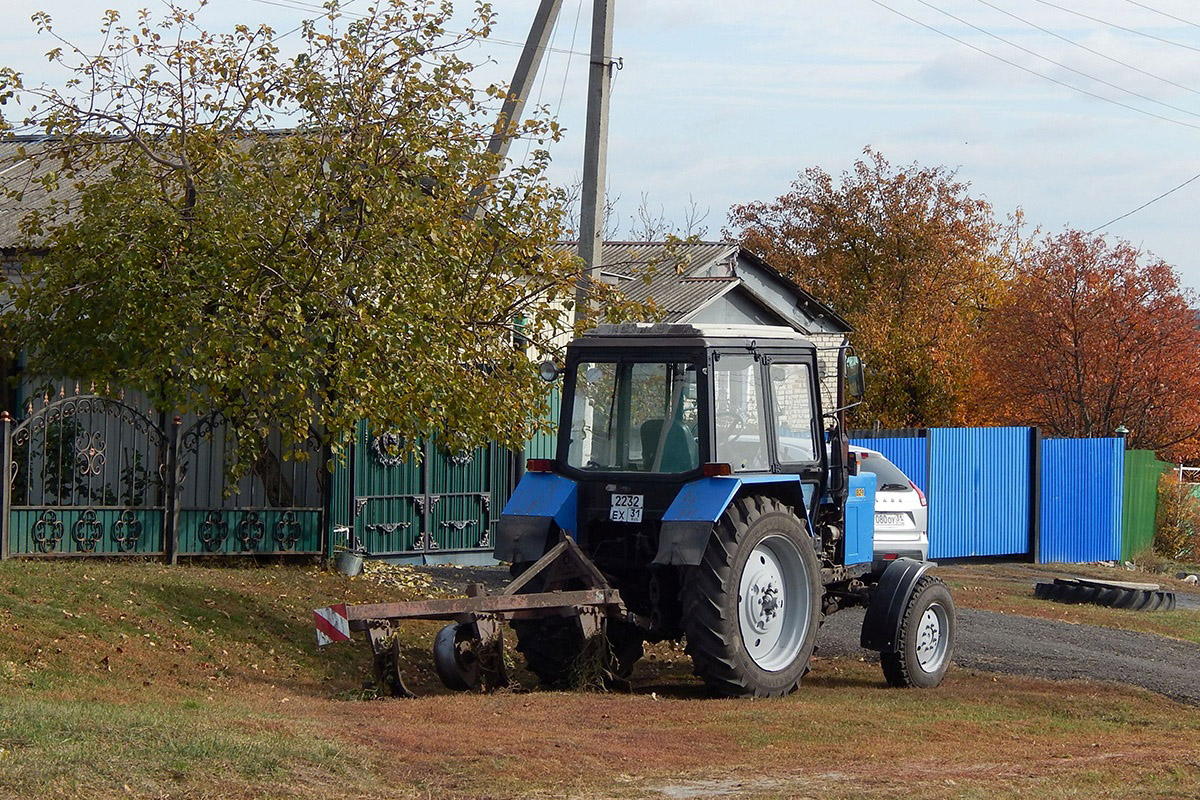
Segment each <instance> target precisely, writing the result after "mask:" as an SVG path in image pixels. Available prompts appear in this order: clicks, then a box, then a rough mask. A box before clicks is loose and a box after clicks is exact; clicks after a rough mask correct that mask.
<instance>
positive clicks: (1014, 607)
mask: <svg viewBox="0 0 1200 800" xmlns="http://www.w3.org/2000/svg"><path fill="white" fill-rule="evenodd" d="M938 574H939V575H940V576H941V577H942V579H943V580H945V581H946V582H947V583H948V584H949V585H950V588H951V590H953V592H954V600H955V602H956V603H957V604H958V605H959V606H962V607H965V608H979V609H983V610H986V611H1000V612H1003V613H1006V614H1021V615H1023V616H1027V617H1039V618H1041V619H1053V620H1060V621H1062V622H1070V623H1075V624H1088V625H1099V626H1101V627H1106V628H1120V629H1123V630H1131V631H1141V632H1143V633H1156V634H1159V635H1160V636H1168V637H1171V638H1173V639H1182V640H1185V641H1190V642H1195V643H1197V644H1200V612H1197V611H1194V610H1183V609H1180V610H1177V611H1162V612H1159V611H1156V612H1150V613H1147V612H1137V611H1125V610H1122V609H1117V608H1104V607H1101V606H1093V605H1065V604H1063V603H1054V602H1050V601H1047V600H1038V599H1036V598H1035V597H1034V596H1033V587H1034V584H1035V583H1039V582H1044V581H1052V580H1053V579H1054V578H1056V577H1065V576H1071V575H1075V576H1080V577H1091V578H1099V579H1102V580H1110V581H1132V582H1135V583H1157V584H1159V585H1161V586H1162V587H1163V588H1164V589H1170V590H1173V591H1175V592H1176V593H1177V594H1179V595H1185V594H1186V595H1189V596H1193V597H1194V596H1197V589H1196V587H1195V586H1192V585H1190V584H1186V583H1184V582H1183V581H1179V580H1176V579H1175V578H1174V577H1170V576H1168V575H1163V574H1159V573H1157V572H1144V571H1141V570H1127V569H1124V568H1122V567H1106V566H1102V565H1099V564H987V565H945V566H942V567H939V569H938Z"/></svg>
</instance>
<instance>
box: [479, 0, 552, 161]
mask: <svg viewBox="0 0 1200 800" xmlns="http://www.w3.org/2000/svg"><path fill="white" fill-rule="evenodd" d="M561 8H562V0H542V2H541V4H540V5H539V6H538V10H537V13H536V14H534V15H533V24H532V25H531V26H530V27H529V36H527V37H526V38H525V49H524V50H522V51H521V57H520V59H518V60H517V69H516V71H515V72H514V73H513V79H512V85H510V86H509V88H508V97H506V98H505V99H504V106H503V107H502V108H501V109H500V124H499V125H498V126H497V128H496V132H495V133H494V134H492V138H491V141H489V142H488V151H489V152H492V153H496V154H497V155H499V156H500V158H501V159H503V158H504V156H506V155H508V148H509V147H510V146H512V141H513V136H512V133H513V129H514V128H515V127H516V126H517V125H520V124H521V117H522V116H523V115H524V113H525V102H526V101H527V100H528V99H529V95H530V94H531V93H532V92H533V84H534V81H535V80H536V79H537V74H538V70H539V69H541V66H542V58H543V57H544V56H545V54H546V47H547V46H548V45H549V44H550V34H551V32H552V31H553V30H554V23H555V22H556V21H557V20H558V12H559V10H560V9H561Z"/></svg>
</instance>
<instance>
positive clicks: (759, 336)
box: [314, 324, 955, 697]
mask: <svg viewBox="0 0 1200 800" xmlns="http://www.w3.org/2000/svg"><path fill="white" fill-rule="evenodd" d="M822 370H824V374H823V372H822ZM543 374H544V376H545V377H547V378H548V379H551V380H553V379H557V378H558V376H559V375H562V376H563V380H564V384H563V387H562V415H561V418H560V420H559V429H558V444H557V452H556V454H555V457H554V458H552V459H530V460H529V461H528V464H527V468H528V469H527V472H526V473H525V475H524V476H523V477H522V478H521V481H520V483H519V484H518V485H517V487H516V489H515V491H514V493H513V495H512V498H511V499H510V500H509V502H508V504H507V505H506V506H505V508H504V511H503V513H502V515H501V517H500V521H499V525H498V530H497V541H496V548H495V555H496V558H497V559H499V560H501V561H505V562H508V563H510V564H511V565H512V566H511V570H512V577H513V580H512V581H511V582H510V583H509V584H508V586H507V587H506V588H505V589H504V590H503V591H502V592H500V593H498V594H489V593H488V592H487V591H486V590H485V588H484V587H483V586H482V585H480V584H473V585H470V586H468V587H467V592H466V594H467V596H466V597H464V598H439V599H431V600H420V601H410V602H403V603H378V604H370V605H356V606H355V605H337V606H331V607H329V608H324V609H318V610H317V611H316V612H314V614H315V621H316V625H317V630H318V635H317V639H318V642H320V643H323V644H325V643H330V642H332V641H340V640H345V639H348V638H350V632H351V631H356V630H358V631H365V632H366V634H367V640H368V643H369V644H370V646H371V650H372V653H373V656H374V665H375V674H376V682H377V685H378V686H379V688H380V689H382V690H384V691H390V692H391V693H392V694H395V695H402V696H411V694H412V692H411V691H410V690H409V689H408V687H407V686H406V685H405V681H404V674H403V672H402V669H401V663H400V661H401V659H400V655H401V654H400V645H399V641H400V637H398V636H396V635H395V633H396V630H397V629H396V626H397V625H398V624H399V623H400V622H401V621H402V620H406V619H440V620H446V621H449V624H448V625H446V626H445V627H444V628H443V629H442V631H441V633H440V634H438V636H437V638H436V641H435V644H434V648H433V655H434V666H435V667H436V669H437V672H438V674H439V676H440V677H441V679H442V682H443V683H445V685H446V686H448V687H450V688H452V689H479V688H483V689H492V688H497V687H500V686H504V685H506V684H507V683H508V676H507V672H506V669H505V657H504V639H503V632H504V623H505V622H507V623H509V624H510V625H511V626H512V628H513V630H514V631H515V632H516V636H517V649H518V650H519V651H520V652H521V653H522V654H524V656H525V659H526V661H527V664H528V667H529V669H530V670H531V671H532V672H533V673H535V674H536V675H537V676H538V678H539V680H540V681H541V682H542V683H543V684H544V685H547V686H551V687H566V686H570V685H573V684H578V683H581V682H590V683H594V682H596V681H597V680H602V681H604V682H605V683H608V684H610V685H612V684H620V683H622V682H624V681H625V680H626V679H627V678H628V676H629V674H630V672H631V670H632V669H633V666H634V663H635V662H636V661H637V660H638V659H639V658H640V657H641V656H642V654H643V646H644V644H645V643H646V642H648V641H649V642H659V641H664V640H684V641H686V649H687V652H688V654H689V655H690V656H691V659H692V664H693V667H694V670H695V672H696V674H697V675H698V676H700V678H702V679H703V680H704V681H705V683H706V684H707V685H708V686H709V687H710V688H711V689H712V690H713V691H714V692H716V693H718V694H723V695H731V696H750V697H774V696H779V695H783V694H787V693H788V692H791V691H793V690H794V689H796V687H797V686H798V685H799V683H800V680H801V678H802V677H803V676H804V674H805V672H807V671H808V665H809V659H810V658H811V656H812V653H813V647H814V642H815V639H816V635H817V629H818V627H820V624H821V620H822V618H823V617H824V616H825V615H827V614H832V613H833V612H835V611H837V610H838V609H841V608H846V607H849V606H864V607H866V609H867V610H866V614H865V616H864V620H863V627H862V636H861V644H862V646H863V647H865V648H869V649H873V650H877V651H879V653H880V660H881V662H882V664H883V672H884V676H885V677H886V679H887V681H888V683H890V684H892V685H893V686H903V687H908V686H916V687H933V686H937V685H938V684H939V683H940V682H941V680H942V677H943V676H944V675H945V673H946V669H947V667H948V666H949V664H950V658H951V653H952V651H953V648H954V625H955V622H954V601H953V599H952V598H951V596H950V592H949V591H948V590H947V588H946V586H945V584H943V583H942V582H941V581H940V580H939V579H937V578H936V577H934V576H932V575H930V574H929V572H928V570H929V568H930V567H932V566H933V565H932V564H930V563H928V562H923V561H916V560H912V559H908V558H897V559H895V560H892V561H880V562H875V561H873V560H872V559H873V547H872V543H873V533H874V523H875V476H874V475H873V474H871V473H868V472H864V473H862V474H858V469H857V465H856V463H855V462H854V460H853V459H852V458H851V456H850V453H849V448H848V444H849V443H848V441H847V436H846V429H845V425H844V421H843V412H844V411H845V407H846V405H847V403H846V402H845V397H846V395H847V394H849V395H850V396H851V398H852V399H853V398H856V397H861V395H862V388H863V381H862V368H861V364H860V362H859V361H858V359H857V358H856V357H854V356H853V355H851V354H850V353H849V352H848V350H847V348H844V347H842V348H835V349H834V350H832V351H821V350H819V348H817V347H816V346H814V345H813V344H812V343H811V342H810V341H808V340H806V339H804V338H802V337H801V336H799V335H798V334H796V333H795V332H793V331H792V330H790V329H787V328H773V327H765V326H754V327H740V328H738V327H722V328H715V327H705V326H692V325H673V324H654V325H650V324H627V325H617V326H600V327H598V328H597V329H595V330H594V331H592V332H590V333H588V334H587V335H585V336H583V337H581V338H579V339H577V340H576V341H574V342H572V343H571V344H570V345H569V346H568V347H567V356H566V364H565V367H564V368H563V369H561V370H560V369H558V368H557V367H555V366H554V365H553V364H547V365H543ZM822 385H824V386H825V387H826V390H825V391H824V392H822V391H821V386H822ZM823 397H827V398H829V399H830V401H831V404H832V405H833V406H834V407H833V408H830V409H826V408H824V406H823Z"/></svg>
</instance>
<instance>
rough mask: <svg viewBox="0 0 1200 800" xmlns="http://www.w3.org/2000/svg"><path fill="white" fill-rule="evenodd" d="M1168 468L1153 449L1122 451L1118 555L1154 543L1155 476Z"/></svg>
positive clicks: (1129, 554)
mask: <svg viewBox="0 0 1200 800" xmlns="http://www.w3.org/2000/svg"><path fill="white" fill-rule="evenodd" d="M1169 469H1171V465H1170V464H1167V463H1164V462H1162V461H1159V460H1158V458H1157V457H1156V456H1155V455H1154V451H1153V450H1129V451H1128V452H1126V453H1125V499H1124V534H1123V536H1122V539H1121V558H1122V559H1124V560H1128V559H1130V558H1133V557H1134V556H1136V555H1137V554H1138V553H1141V552H1142V551H1144V550H1148V549H1150V548H1151V547H1152V546H1153V545H1154V514H1155V512H1156V511H1157V510H1158V479H1159V477H1160V476H1162V474H1163V473H1164V472H1166V471H1168V470H1169Z"/></svg>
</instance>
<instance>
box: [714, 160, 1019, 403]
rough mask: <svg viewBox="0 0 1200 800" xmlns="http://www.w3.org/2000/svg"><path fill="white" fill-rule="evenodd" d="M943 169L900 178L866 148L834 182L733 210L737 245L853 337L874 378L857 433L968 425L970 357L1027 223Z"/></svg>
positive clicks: (811, 174)
mask: <svg viewBox="0 0 1200 800" xmlns="http://www.w3.org/2000/svg"><path fill="white" fill-rule="evenodd" d="M967 189H968V187H967V185H966V184H965V183H962V182H961V181H958V180H956V178H955V176H954V173H953V172H952V171H950V170H947V169H946V168H944V167H924V166H921V165H919V164H912V165H909V166H907V167H893V166H892V165H891V164H890V163H888V161H887V160H886V159H885V158H884V157H883V156H882V155H881V154H880V153H878V152H875V151H874V150H872V149H870V148H867V149H866V151H865V153H864V157H863V158H861V159H859V160H858V161H856V162H855V164H854V167H853V169H851V170H849V171H847V172H844V173H843V174H842V175H841V176H839V177H837V178H835V177H834V176H831V175H830V174H829V173H827V172H825V171H824V170H822V169H819V168H816V167H814V168H811V169H808V170H805V171H804V172H802V173H801V174H800V176H799V177H798V178H797V179H796V181H795V182H793V184H792V189H791V191H790V192H788V193H786V194H784V195H782V196H780V197H778V198H776V199H775V200H772V201H769V202H756V203H749V204H747V205H741V206H734V207H733V209H732V210H731V211H730V222H731V225H732V226H733V235H735V236H737V238H739V239H740V240H741V242H742V244H743V245H745V246H746V247H747V248H748V249H750V250H752V251H754V252H755V253H757V254H758V255H760V256H762V257H763V258H765V259H766V260H767V261H768V262H770V263H771V264H772V265H773V266H775V267H777V268H778V269H780V270H782V271H783V272H784V273H786V274H787V275H789V276H790V277H791V278H792V279H794V280H795V281H796V282H797V283H799V284H800V285H801V286H804V287H805V288H806V289H808V290H809V291H811V292H812V293H813V294H815V295H816V296H817V297H819V298H820V299H821V300H823V301H825V302H828V303H830V304H831V305H832V306H833V308H834V309H835V310H836V311H838V313H840V314H841V315H842V316H843V317H845V318H846V320H847V321H848V322H850V324H851V325H853V326H854V329H855V335H854V340H853V341H854V344H855V347H856V348H857V349H858V351H859V353H860V354H861V355H862V356H863V359H864V361H865V362H866V364H867V366H868V369H869V376H870V379H869V380H868V384H867V397H866V400H865V402H864V404H863V405H862V406H861V407H860V408H859V409H858V411H857V412H856V419H857V422H858V424H861V425H865V424H872V423H874V422H876V421H878V422H880V423H881V424H882V425H883V426H884V427H905V426H917V425H951V424H960V423H962V422H963V421H964V417H965V414H966V413H967V411H966V410H967V399H968V397H967V395H968V388H969V386H970V378H971V376H972V372H973V369H974V359H973V358H972V357H971V350H972V347H973V342H974V341H975V337H976V334H977V331H978V330H979V327H980V324H981V321H982V318H983V315H984V313H985V311H986V308H987V306H988V304H989V302H990V298H991V297H992V295H993V293H994V292H995V291H996V287H997V286H998V285H999V284H1000V282H1001V280H1002V277H1003V275H1004V274H1005V272H1006V270H1007V268H1008V264H1009V263H1010V261H1011V257H1010V255H1009V250H1010V249H1011V248H1012V247H1013V246H1015V233H1016V230H1017V223H1018V222H1019V220H1014V221H1013V223H1012V224H1011V225H1008V226H1005V225H1002V224H1000V223H998V222H997V220H996V219H995V217H994V216H993V213H992V209H991V206H990V205H989V204H988V203H987V202H986V201H984V200H982V199H978V198H973V197H971V196H970V195H969V194H968V193H967Z"/></svg>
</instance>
